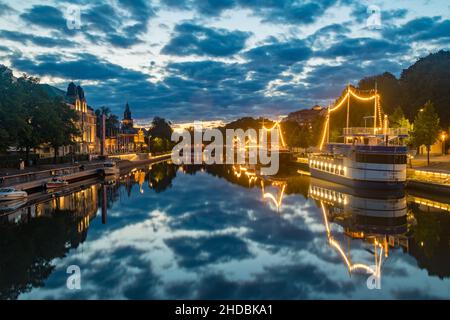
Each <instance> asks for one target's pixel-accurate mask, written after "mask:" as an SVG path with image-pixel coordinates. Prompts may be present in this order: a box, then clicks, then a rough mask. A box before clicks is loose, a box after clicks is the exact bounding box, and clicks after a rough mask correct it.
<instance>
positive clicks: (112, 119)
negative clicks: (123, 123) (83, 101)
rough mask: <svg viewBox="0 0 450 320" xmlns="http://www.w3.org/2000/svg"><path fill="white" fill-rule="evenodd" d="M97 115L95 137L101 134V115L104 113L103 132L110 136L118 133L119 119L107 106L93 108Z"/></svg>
mask: <svg viewBox="0 0 450 320" xmlns="http://www.w3.org/2000/svg"><path fill="white" fill-rule="evenodd" d="M95 115H96V116H97V137H101V136H102V115H105V134H106V136H107V137H112V136H115V135H117V134H118V132H119V129H120V121H119V118H118V117H117V115H115V114H113V113H111V110H110V109H109V108H108V107H101V108H100V109H96V110H95Z"/></svg>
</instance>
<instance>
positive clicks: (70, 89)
mask: <svg viewBox="0 0 450 320" xmlns="http://www.w3.org/2000/svg"><path fill="white" fill-rule="evenodd" d="M66 96H68V97H76V96H77V86H76V85H75V83H73V82H71V83H69V85H68V86H67V93H66Z"/></svg>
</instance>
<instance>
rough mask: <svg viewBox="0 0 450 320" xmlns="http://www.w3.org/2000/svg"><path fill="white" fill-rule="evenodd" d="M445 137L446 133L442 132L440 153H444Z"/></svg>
mask: <svg viewBox="0 0 450 320" xmlns="http://www.w3.org/2000/svg"><path fill="white" fill-rule="evenodd" d="M445 139H447V134H446V133H445V131H444V132H442V134H441V140H442V154H443V155H445Z"/></svg>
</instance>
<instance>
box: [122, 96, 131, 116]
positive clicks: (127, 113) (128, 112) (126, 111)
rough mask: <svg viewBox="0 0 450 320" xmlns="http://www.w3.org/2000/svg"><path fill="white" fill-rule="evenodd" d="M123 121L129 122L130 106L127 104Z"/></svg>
mask: <svg viewBox="0 0 450 320" xmlns="http://www.w3.org/2000/svg"><path fill="white" fill-rule="evenodd" d="M123 119H124V120H131V110H130V105H129V104H128V101H127V104H126V105H125V112H124V113H123Z"/></svg>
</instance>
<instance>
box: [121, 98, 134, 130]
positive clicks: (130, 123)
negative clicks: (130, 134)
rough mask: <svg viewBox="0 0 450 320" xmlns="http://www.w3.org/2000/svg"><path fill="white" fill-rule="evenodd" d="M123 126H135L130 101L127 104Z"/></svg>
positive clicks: (127, 127)
mask: <svg viewBox="0 0 450 320" xmlns="http://www.w3.org/2000/svg"><path fill="white" fill-rule="evenodd" d="M122 126H123V128H126V129H129V128H133V118H131V110H130V106H129V105H128V102H127V104H126V105H125V111H124V113H123V120H122Z"/></svg>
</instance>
